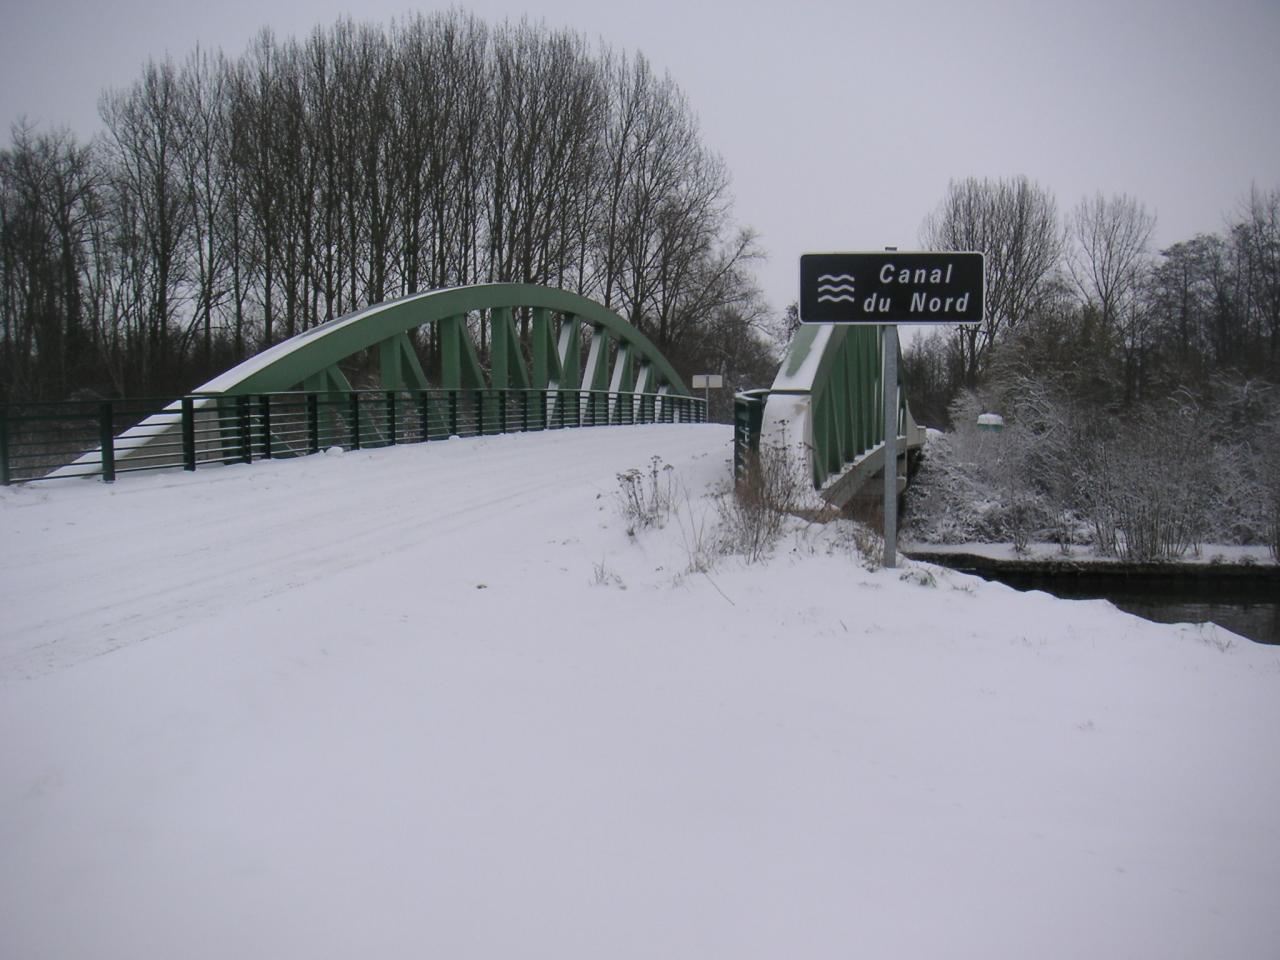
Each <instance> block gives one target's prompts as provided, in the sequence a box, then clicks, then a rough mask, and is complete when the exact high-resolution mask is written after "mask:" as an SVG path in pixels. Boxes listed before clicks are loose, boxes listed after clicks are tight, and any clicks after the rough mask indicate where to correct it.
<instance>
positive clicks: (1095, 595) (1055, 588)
mask: <svg viewBox="0 0 1280 960" xmlns="http://www.w3.org/2000/svg"><path fill="white" fill-rule="evenodd" d="M969 572H972V573H977V574H978V575H979V576H981V577H985V578H986V579H988V580H998V581H1000V582H1001V583H1005V584H1008V585H1009V586H1011V587H1014V588H1016V589H1018V590H1043V591H1044V592H1045V593H1051V594H1053V595H1054V596H1056V597H1062V598H1064V599H1068V600H1110V601H1111V602H1112V603H1114V604H1115V605H1116V606H1117V607H1119V608H1120V609H1121V610H1124V611H1125V612H1126V613H1132V614H1134V615H1136V616H1139V617H1143V618H1144V619H1146V620H1154V621H1155V622H1156V623H1216V624H1218V626H1220V627H1225V628H1226V629H1228V630H1230V631H1231V632H1232V633H1238V634H1240V635H1241V636H1242V637H1248V638H1249V639H1250V640H1255V641H1257V642H1258V643H1268V644H1280V591H1278V590H1277V589H1276V587H1275V585H1274V584H1271V585H1265V584H1264V585H1254V586H1244V585H1240V584H1234V583H1231V584H1225V585H1224V584H1211V583H1210V584H1203V585H1201V584H1197V585H1196V586H1194V587H1188V585H1187V584H1185V583H1180V584H1179V585H1178V587H1177V589H1176V590H1169V589H1160V588H1159V587H1158V586H1152V585H1148V584H1138V585H1135V584H1132V583H1125V582H1123V581H1117V580H1115V579H1112V578H1108V577H1087V578H1086V577H1079V576H1070V577H1055V576H1053V575H1046V574H1042V573H1032V574H1027V573H1022V572H1016V573H1015V572H1007V571H1003V570H1001V571H993V570H971V571H969Z"/></svg>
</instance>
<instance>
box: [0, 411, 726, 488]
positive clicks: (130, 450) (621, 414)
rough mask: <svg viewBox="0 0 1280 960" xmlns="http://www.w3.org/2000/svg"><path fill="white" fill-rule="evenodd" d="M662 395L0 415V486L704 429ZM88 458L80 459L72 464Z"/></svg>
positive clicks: (700, 416) (701, 416)
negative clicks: (558, 436) (624, 430)
mask: <svg viewBox="0 0 1280 960" xmlns="http://www.w3.org/2000/svg"><path fill="white" fill-rule="evenodd" d="M706 418H707V410H706V401H705V400H704V399H702V398H700V397H690V396H678V395H674V394H669V393H656V394H655V393H637V392H618V391H606V390H568V389H565V390H561V389H557V388H551V389H547V390H525V389H507V388H481V389H471V390H463V389H431V390H352V391H348V392H328V393H318V392H298V391H289V392H281V393H261V394H240V395H226V394H217V395H212V394H206V395H200V394H189V395H187V396H184V397H181V398H179V399H177V400H173V401H169V402H166V401H164V400H157V399H137V400H102V401H84V402H81V401H65V402H60V403H40V404H10V405H7V406H0V484H3V485H7V484H10V483H16V482H26V481H32V480H43V479H49V478H54V477H100V478H101V479H103V480H105V481H108V482H110V481H113V480H115V478H116V476H117V475H118V474H121V473H135V472H141V471H148V470H164V469H174V468H179V467H180V468H182V469H185V470H195V469H196V468H197V467H198V466H202V465H208V464H230V463H251V462H253V461H255V460H269V459H280V458H286V457H298V456H306V455H308V454H312V453H318V452H319V451H321V450H327V449H330V448H332V447H340V448H342V449H347V450H352V449H362V448H370V447H385V446H393V445H396V444H402V443H425V442H431V441H436V440H443V439H447V438H449V437H477V436H488V435H493V434H501V433H523V432H527V431H539V430H559V429H568V428H577V427H594V426H606V425H625V424H648V423H705V422H706ZM87 448H92V449H91V452H89V453H83V451H84V450H86V449H87Z"/></svg>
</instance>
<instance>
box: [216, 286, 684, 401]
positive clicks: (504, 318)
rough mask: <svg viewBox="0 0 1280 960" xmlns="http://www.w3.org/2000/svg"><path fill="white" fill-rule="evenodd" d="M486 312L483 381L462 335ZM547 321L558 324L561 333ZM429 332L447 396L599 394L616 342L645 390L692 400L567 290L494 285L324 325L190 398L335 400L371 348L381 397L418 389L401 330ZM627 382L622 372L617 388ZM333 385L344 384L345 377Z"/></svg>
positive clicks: (651, 356) (611, 319) (630, 330)
mask: <svg viewBox="0 0 1280 960" xmlns="http://www.w3.org/2000/svg"><path fill="white" fill-rule="evenodd" d="M517 307H528V308H532V315H533V323H532V329H531V336H532V343H531V344H530V357H531V360H532V367H533V369H532V371H530V370H529V369H528V367H527V366H526V365H525V359H524V355H523V351H522V349H521V345H520V343H519V340H518V338H517V336H516V332H515V324H514V321H513V313H512V311H513V310H514V309H515V308H517ZM483 311H488V312H489V315H490V318H491V323H490V328H491V330H492V338H491V344H492V352H491V357H490V360H491V363H490V367H491V379H492V382H488V381H489V379H490V378H486V376H485V373H484V370H483V367H482V366H481V363H480V359H479V356H478V353H477V351H476V348H475V344H474V343H473V342H472V339H471V336H470V334H469V333H468V330H467V317H468V316H469V315H471V314H475V313H479V312H483ZM552 314H559V315H561V316H562V317H563V318H564V319H563V321H562V322H561V324H560V329H559V331H558V335H557V331H556V330H555V329H554V324H553V322H552V318H551V315H552ZM427 324H435V325H436V326H437V329H438V330H439V333H440V347H441V350H440V353H441V377H440V378H441V383H440V386H441V387H444V388H445V389H483V388H485V387H493V388H495V389H505V388H512V389H522V388H533V389H546V388H550V389H557V390H573V391H577V390H579V389H588V390H589V389H598V390H605V389H607V388H608V386H609V371H608V350H607V347H608V343H610V342H613V343H616V344H617V346H618V349H619V350H620V351H622V355H623V357H624V361H623V362H624V365H627V364H632V363H636V362H639V363H642V364H645V365H647V366H648V368H649V369H650V371H651V374H650V378H649V385H650V392H653V393H655V394H656V393H666V392H675V393H678V394H684V395H687V394H688V392H689V390H688V388H687V387H686V386H685V384H684V381H683V380H682V379H681V378H680V376H679V374H677V373H676V371H675V369H674V368H673V367H672V366H671V364H670V363H669V362H668V361H667V359H666V358H665V357H663V356H662V354H661V353H659V352H658V350H657V348H656V347H655V346H654V345H653V343H652V342H651V341H650V340H649V339H648V338H647V337H645V336H644V334H642V333H640V331H638V330H636V329H635V328H634V327H632V326H631V325H630V324H628V323H627V322H626V321H625V320H623V319H622V318H621V317H619V316H618V315H617V314H615V313H613V312H612V311H611V310H609V309H607V308H606V307H603V306H601V305H600V304H598V303H596V302H595V301H593V300H589V299H587V298H586V297H581V296H578V295H577V294H574V293H569V292H568V291H565V290H555V289H551V288H549V287H540V286H534V285H531V284H517V283H491V284H480V285H477V286H471V287H453V288H448V289H444V290H433V291H430V292H427V293H417V294H411V295H410V296H407V297H404V298H401V299H399V300H393V301H389V302H387V303H381V304H376V305H374V306H371V307H366V308H365V309H363V310H359V311H356V312H355V313H352V314H348V315H347V316H345V317H340V318H338V319H336V320H331V321H330V322H328V323H325V324H321V325H320V326H318V327H314V328H313V329H311V330H307V331H305V332H303V333H301V334H299V335H298V336H296V337H292V338H290V339H289V340H285V341H283V342H281V343H279V344H276V345H275V346H274V347H271V348H269V349H267V350H265V351H263V352H262V353H260V354H258V355H257V356H255V357H252V358H250V359H249V360H246V361H245V362H244V363H242V364H240V365H239V366H237V367H234V368H233V369H231V370H228V371H227V372H226V373H223V374H221V375H220V376H217V377H214V378H213V379H212V380H210V381H209V382H208V383H206V384H204V385H203V386H201V387H200V388H199V389H198V390H196V391H195V393H197V394H221V395H239V394H247V393H255V394H256V393H270V392H275V391H283V390H292V389H295V388H297V387H298V386H299V385H302V386H304V387H305V388H306V389H318V390H321V391H324V392H334V391H335V389H336V388H337V384H338V382H339V381H338V378H341V372H340V371H339V370H338V368H337V367H338V363H339V362H341V361H342V360H344V359H346V358H347V357H350V356H352V355H353V354H356V353H359V352H360V351H363V350H368V349H370V348H373V347H377V348H378V350H379V366H380V370H381V373H382V380H383V386H384V387H385V388H386V389H389V390H394V389H404V388H407V387H418V388H421V387H423V386H425V384H426V377H425V376H424V375H423V373H422V367H421V364H419V363H418V361H417V356H416V354H415V353H414V351H413V348H412V344H411V343H410V342H409V339H408V337H407V336H406V332H407V331H409V330H412V329H415V328H417V327H420V326H423V325H427ZM582 324H587V325H589V326H590V327H591V330H592V338H591V347H590V349H591V354H592V359H591V361H590V362H589V364H588V366H587V370H586V374H587V377H588V381H587V382H586V383H583V382H581V381H580V380H579V367H580V363H579V355H580V345H581V342H582V341H581V326H582ZM626 377H627V374H626V373H625V369H624V376H623V378H624V380H625V379H626ZM340 382H342V383H345V378H342V379H341V381H340ZM663 388H666V389H663ZM347 389H350V388H349V385H348V386H347Z"/></svg>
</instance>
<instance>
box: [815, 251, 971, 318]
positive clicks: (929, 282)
mask: <svg viewBox="0 0 1280 960" xmlns="http://www.w3.org/2000/svg"><path fill="white" fill-rule="evenodd" d="M982 294H983V262H982V254H980V253H898V252H889V251H881V252H877V253H806V254H804V255H802V256H801V257H800V320H801V322H802V323H979V322H981V320H982V307H983V304H982Z"/></svg>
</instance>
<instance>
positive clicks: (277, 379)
mask: <svg viewBox="0 0 1280 960" xmlns="http://www.w3.org/2000/svg"><path fill="white" fill-rule="evenodd" d="M524 308H527V309H528V310H529V312H530V322H529V334H530V342H529V344H528V354H529V357H528V361H526V358H525V351H524V347H523V345H522V343H521V339H520V336H519V334H518V332H517V329H516V311H517V310H519V309H524ZM479 312H487V313H488V315H489V329H490V338H489V357H488V359H489V365H488V370H487V371H486V370H485V368H484V365H483V364H482V363H481V360H480V356H479V352H478V351H477V349H476V346H475V343H474V342H473V340H472V337H471V334H470V332H469V329H468V319H469V317H470V316H472V315H474V314H476V313H479ZM427 325H435V326H436V328H437V329H438V331H439V335H440V382H439V383H437V384H429V383H428V380H427V376H426V374H425V372H424V371H423V368H422V364H421V361H420V360H419V358H418V354H417V351H416V350H415V349H414V347H413V344H412V342H411V341H410V339H409V331H411V330H415V329H417V328H420V327H423V326H427ZM584 331H585V337H584ZM584 348H585V351H586V357H585V360H584V359H583V356H582V354H583V350H584ZM371 349H372V350H376V351H377V353H378V370H379V379H380V382H381V389H382V390H383V391H385V392H387V393H394V392H402V391H427V390H430V389H439V390H443V391H456V392H460V393H462V394H465V395H469V401H470V402H472V403H479V404H484V403H487V402H488V403H491V402H493V398H492V396H490V397H488V398H487V399H486V398H485V397H484V396H483V395H484V394H486V393H488V394H495V393H500V392H503V391H513V392H514V391H527V392H530V393H538V394H539V395H542V396H545V397H546V403H547V407H546V409H545V410H544V411H543V418H544V420H543V422H551V421H553V420H554V419H556V418H557V417H559V420H560V422H561V423H564V422H573V423H581V422H590V423H601V422H604V423H633V422H641V421H643V420H645V419H649V420H663V419H666V418H668V417H669V416H670V415H671V414H672V411H671V410H667V409H666V404H668V403H669V402H670V403H671V404H672V409H673V410H674V407H675V405H676V398H680V399H681V400H689V399H690V398H689V390H688V387H686V386H685V383H684V381H683V380H682V379H681V377H680V375H679V374H678V373H677V372H676V370H675V368H674V367H672V365H671V364H670V362H669V361H668V360H667V359H666V358H665V357H664V356H663V355H662V354H661V353H660V352H659V350H658V349H657V347H656V346H655V345H654V344H653V343H652V341H650V340H649V338H648V337H646V336H645V335H644V334H643V333H641V332H640V331H639V330H637V329H636V328H635V327H633V326H632V325H631V324H629V323H627V322H626V321H625V320H623V319H622V318H621V317H620V316H618V315H617V314H616V313H614V312H613V311H612V310H610V309H608V308H607V307H604V306H602V305H601V304H599V303H596V302H595V301H594V300H590V299H588V298H586V297H583V296H579V295H578V294H575V293H570V292H569V291H566V290H558V289H554V288H551V287H542V286H537V285H534V284H519V283H488V284H478V285H474V286H467V287H450V288H445V289H439V290H430V291H426V292H423V293H415V294H410V295H408V296H406V297H402V298H400V299H398V300H391V301H387V302H385V303H379V304H374V305H372V306H368V307H365V308H363V309H361V310H357V311H355V312H353V313H350V314H347V315H346V316H343V317H339V318H337V319H334V320H331V321H328V322H327V323H323V324H320V325H319V326H317V327H313V328H311V329H310V330H305V331H303V332H302V333H300V334H298V335H297V336H294V337H291V338H289V339H288V340H284V341H282V342H280V343H277V344H275V345H274V346H272V347H269V348H268V349H266V350H264V351H262V352H261V353H259V354H257V355H255V356H253V357H250V358H249V359H247V360H245V361H244V362H243V363H240V364H239V365H237V366H235V367H233V368H232V369H230V370H228V371H226V372H225V373H222V374H220V375H218V376H216V377H214V378H213V379H212V380H209V381H208V382H206V383H204V384H202V385H201V386H200V387H198V388H196V390H194V391H192V393H191V394H190V395H189V396H188V397H187V398H185V399H184V400H179V401H175V402H174V403H172V404H170V405H169V406H168V407H166V408H165V410H164V411H162V412H161V413H159V414H156V415H154V416H152V417H149V418H147V419H146V420H144V421H142V422H141V423H139V424H138V425H137V426H136V427H133V428H131V429H130V430H127V431H125V432H124V433H123V434H121V435H120V436H119V437H117V438H116V440H115V443H114V449H113V454H112V455H113V457H114V458H115V459H116V460H120V461H123V460H127V459H129V458H137V459H140V460H142V459H145V460H148V461H149V462H150V464H151V466H163V465H167V464H168V459H169V458H168V457H166V456H164V455H162V454H159V453H158V452H157V451H158V450H161V449H165V450H172V449H174V448H175V447H176V446H177V445H178V443H179V441H178V440H177V439H176V437H177V434H178V433H179V432H180V431H182V430H186V431H187V432H188V433H190V432H193V430H194V432H196V433H198V434H199V435H200V436H202V437H209V436H212V435H215V434H217V433H218V432H219V431H221V432H222V433H223V434H229V433H230V432H234V431H235V430H237V429H239V430H241V431H242V432H244V433H246V434H247V433H248V431H249V429H250V428H249V427H248V426H247V425H244V424H243V417H244V416H246V414H243V412H242V411H243V409H244V407H243V402H242V403H241V404H240V405H239V407H237V404H236V401H237V400H240V401H244V400H245V399H246V398H248V397H250V396H254V397H258V396H265V395H272V394H278V393H282V392H289V391H302V392H305V393H308V394H313V395H323V396H326V397H334V396H337V395H343V394H346V395H354V394H355V393H356V392H357V391H354V390H353V388H352V386H351V383H350V382H349V381H348V379H347V377H346V375H345V374H344V373H343V371H342V370H341V368H340V366H339V364H340V363H341V362H342V361H343V360H345V359H347V358H348V357H351V356H353V355H355V354H359V353H361V352H363V351H366V350H371ZM628 405H630V406H629V408H628ZM184 407H185V408H186V410H187V412H186V413H184V412H183V411H184ZM566 408H568V409H571V410H572V411H573V412H572V414H571V415H570V416H568V417H566V415H565V414H566ZM351 409H352V410H358V405H357V406H353V407H352V408H351ZM192 410H194V420H195V424H194V426H193V425H192V424H190V423H188V425H187V426H185V427H184V426H183V425H182V423H181V421H180V419H179V417H180V416H181V417H184V418H186V419H188V420H190V419H192V416H193V415H192V413H191V411H192ZM238 410H239V411H241V412H240V413H237V411H238ZM238 416H239V417H240V418H241V421H242V425H241V426H237V425H236V420H237V417H238ZM356 416H357V417H358V416H359V414H356ZM490 422H493V421H492V420H491V421H490ZM259 426H261V425H260V424H259ZM357 426H358V425H357ZM262 429H265V427H263V428H262ZM185 442H186V445H187V446H188V447H190V446H191V444H190V441H189V440H188V441H185ZM202 445H203V446H205V447H217V446H218V444H217V442H208V443H203V444H202ZM97 456H98V455H97V454H86V455H85V457H82V458H81V460H80V461H77V463H76V464H72V465H70V466H69V467H68V468H64V469H63V470H59V471H55V474H63V473H66V474H67V475H76V473H75V471H76V469H77V468H78V466H80V465H81V461H84V462H86V463H87V462H88V461H90V460H95V459H97ZM173 457H174V459H175V462H182V461H181V459H180V458H179V457H178V454H174V455H173ZM188 459H190V455H188Z"/></svg>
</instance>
